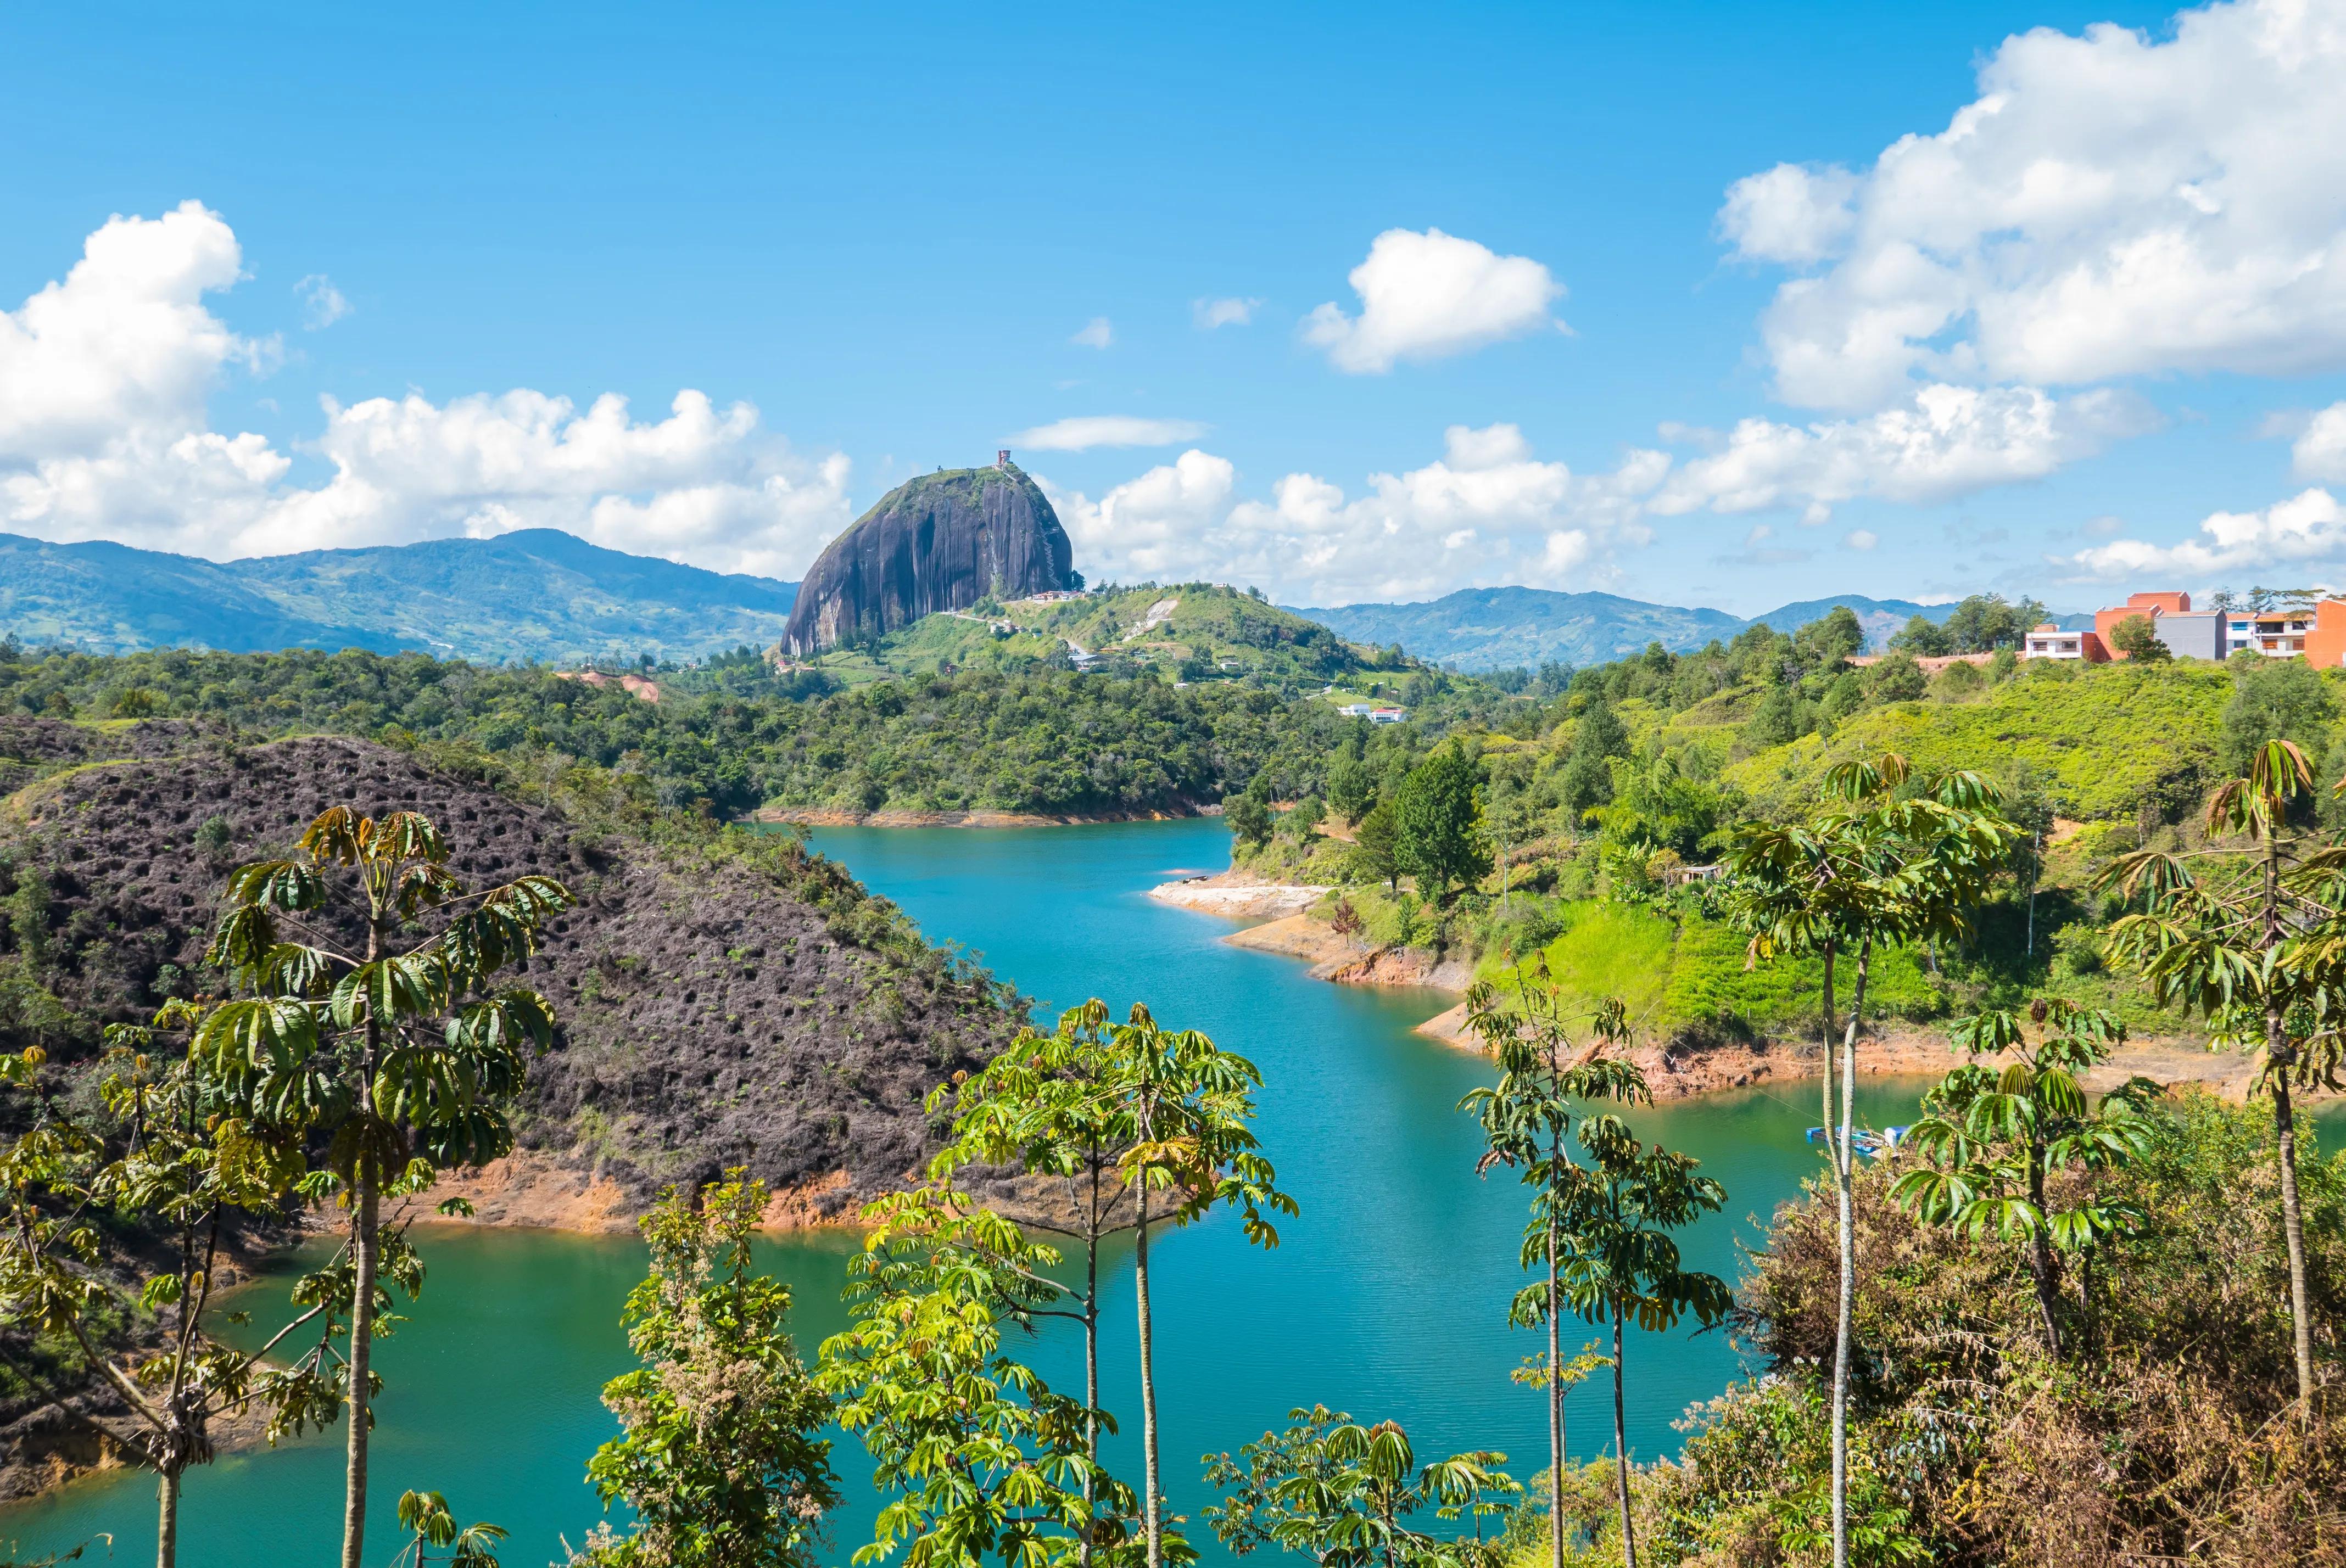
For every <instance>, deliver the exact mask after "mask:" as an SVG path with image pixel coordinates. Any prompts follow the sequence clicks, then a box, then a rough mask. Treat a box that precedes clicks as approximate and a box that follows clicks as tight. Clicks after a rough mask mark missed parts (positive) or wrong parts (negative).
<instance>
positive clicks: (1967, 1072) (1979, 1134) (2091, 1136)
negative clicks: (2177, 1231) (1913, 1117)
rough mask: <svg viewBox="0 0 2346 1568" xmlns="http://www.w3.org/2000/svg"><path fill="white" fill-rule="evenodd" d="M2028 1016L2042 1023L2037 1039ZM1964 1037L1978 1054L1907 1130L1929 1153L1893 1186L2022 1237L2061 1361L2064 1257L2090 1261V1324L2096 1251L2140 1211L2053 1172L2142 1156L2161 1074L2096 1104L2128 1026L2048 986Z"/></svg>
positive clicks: (1986, 1016) (2085, 1308) (2086, 1272)
mask: <svg viewBox="0 0 2346 1568" xmlns="http://www.w3.org/2000/svg"><path fill="white" fill-rule="evenodd" d="M2030 1024H2034V1025H2035V1027H2036V1029H2037V1031H2038V1037H2037V1039H2036V1041H2035V1044H2030V1042H2029V1039H2028V1028H2029V1025H2030ZM1953 1036H1954V1044H1955V1046H1956V1048H1957V1049H1959V1050H1962V1051H1964V1052H1967V1053H1968V1054H1970V1055H1971V1057H1972V1058H1973V1060H1972V1061H1971V1062H1969V1063H1967V1064H1964V1065H1963V1066H1960V1067H1957V1068H1956V1069H1955V1070H1954V1071H1953V1072H1952V1073H1949V1074H1947V1075H1946V1077H1945V1078H1944V1079H1943V1080H1942V1081H1941V1082H1940V1084H1939V1085H1938V1086H1937V1087H1936V1088H1934V1089H1933V1090H1932V1091H1931V1092H1930V1094H1929V1095H1926V1096H1924V1098H1923V1105H1924V1108H1925V1109H1927V1110H1928V1111H1930V1112H1931V1115H1928V1116H1926V1117H1925V1118H1924V1119H1923V1120H1922V1121H1921V1122H1918V1123H1916V1124H1915V1125H1914V1126H1913V1129H1912V1130H1911V1131H1909V1132H1908V1134H1907V1135H1906V1145H1907V1146H1908V1147H1910V1148H1913V1149H1914V1150H1915V1151H1916V1152H1917V1153H1919V1154H1920V1155H1921V1156H1922V1161H1923V1163H1921V1164H1919V1165H1917V1166H1914V1167H1913V1169H1910V1170H1908V1171H1906V1172H1905V1173H1904V1174H1902V1175H1901V1176H1899V1178H1898V1180H1897V1181H1896V1182H1895V1183H1894V1184H1892V1187H1891V1193H1892V1196H1894V1197H1895V1198H1897V1200H1898V1201H1899V1202H1901V1203H1902V1204H1904V1205H1906V1206H1907V1207H1909V1208H1912V1209H1913V1211H1914V1212H1915V1213H1917V1214H1919V1215H1921V1216H1922V1217H1923V1218H1925V1219H1927V1220H1931V1221H1933V1223H1936V1224H1940V1225H1945V1226H1950V1227H1954V1228H1956V1229H1959V1230H1963V1231H1966V1232H1968V1233H1969V1234H1971V1235H1973V1236H1974V1237H1988V1236H1994V1237H1999V1238H2001V1239H2003V1240H2005V1241H2009V1242H2013V1243H2015V1244H2016V1245H2017V1246H2019V1247H2020V1248H2021V1249H2022V1253H2023V1256H2024V1257H2025V1259H2026V1264H2027V1268H2028V1275H2029V1279H2030V1282H2031V1283H2032V1284H2033V1285H2034V1286H2035V1289H2036V1307H2037V1313H2038V1315H2039V1316H2040V1317H2041V1318H2042V1319H2044V1323H2045V1349H2047V1350H2049V1351H2050V1352H2051V1353H2052V1354H2053V1356H2054V1357H2055V1359H2059V1358H2060V1357H2061V1356H2062V1355H2063V1353H2064V1349H2065V1337H2064V1335H2063V1333H2062V1320H2063V1319H2064V1318H2065V1317H2066V1315H2067V1314H2066V1309H2065V1308H2064V1306H2063V1300H2064V1298H2063V1275H2064V1273H2065V1270H2064V1268H2063V1262H2062V1260H2063V1259H2064V1258H2065V1257H2076V1258H2077V1259H2079V1260H2080V1267H2081V1270H2082V1271H2083V1277H2082V1278H2081V1279H2080V1281H2079V1287H2078V1289H2079V1305H2080V1308H2081V1310H2082V1316H2083V1319H2084V1321H2085V1322H2086V1323H2088V1324H2090V1323H2091V1322H2092V1320H2093V1278H2092V1274H2091V1269H2092V1258H2093V1257H2094V1252H2095V1249H2096V1247H2099V1246H2101V1244H2102V1243H2103V1242H2104V1241H2106V1240H2107V1239H2109V1238H2110V1237H2114V1236H2119V1235H2123V1234H2125V1233H2126V1232H2127V1231H2128V1230H2130V1229H2131V1228H2132V1227H2133V1226H2134V1224H2135V1223H2136V1216H2135V1214H2134V1212H2133V1211H2132V1210H2131V1209H2129V1208H2128V1207H2126V1206H2124V1205H2122V1204H2118V1203H2114V1202H2110V1201H2107V1200H2106V1199H2105V1198H2103V1197H2102V1196H2100V1195H2099V1194H2097V1193H2096V1192H2093V1191H2091V1190H2086V1191H2081V1192H2077V1193H2075V1194H2073V1195H2067V1196H2064V1195H2061V1194H2057V1193H2056V1192H2055V1190H2054V1187H2053V1185H2052V1184H2053V1182H2054V1180H2055V1178H2057V1177H2059V1176H2061V1175H2062V1173H2064V1172H2079V1173H2086V1172H2093V1171H2100V1170H2107V1169H2110V1168H2112V1167H2114V1166H2120V1165H2124V1164H2125V1163H2127V1161H2128V1160H2130V1159H2132V1158H2133V1157H2134V1156H2136V1155H2137V1154H2139V1153H2140V1152H2141V1151H2142V1150H2143V1148H2144V1147H2145V1146H2146V1145H2147V1143H2148V1130H2147V1128H2146V1127H2145V1126H2144V1125H2143V1122H2142V1117H2141V1109H2140V1108H2141V1106H2142V1105H2143V1104H2144V1103H2145V1102H2146V1101H2147V1100H2148V1099H2150V1098H2152V1097H2154V1096H2156V1095H2157V1094H2158V1092H2159V1091H2158V1085H2157V1084H2154V1083H2152V1082H2151V1081H2150V1080H2149V1079H2147V1078H2134V1079H2130V1080H2128V1081H2127V1083H2126V1084H2123V1085H2121V1086H2120V1087H2119V1088H2118V1089H2117V1090H2114V1091H2113V1092H2111V1093H2110V1094H2108V1095H2104V1096H2103V1097H2102V1099H2101V1101H2100V1103H2099V1104H2098V1105H2096V1104H2095V1103H2094V1102H2093V1101H2092V1099H2091V1098H2090V1097H2089V1096H2088V1095H2087V1094H2086V1086H2085V1077H2086V1074H2087V1073H2089V1072H2091V1071H2092V1070H2093V1069H2094V1068H2095V1067H2096V1066H2099V1065H2100V1064H2101V1063H2102V1062H2103V1061H2104V1060H2105V1059H2106V1057H2107V1056H2108V1055H2109V1054H2110V1050H2111V1047H2113V1046H2114V1045H2116V1044H2118V1043H2119V1042H2120V1041H2123V1040H2124V1039H2125V1038H2126V1025H2125V1024H2123V1023H2120V1022H2118V1020H2117V1017H2116V1015H2114V1014H2112V1013H2107V1012H2105V1011H2102V1010H2099V1009H2088V1008H2081V1007H2079V1006H2077V1005H2076V1003H2072V1002H2069V1001H2067V1000H2066V999H2065V998H2061V997H2040V998H2038V999H2037V1000H2036V1001H2035V1002H2034V1003H2030V1004H2029V1008H2028V1012H2027V1013H2026V1014H2025V1016H2024V1015H2023V1014H2021V1013H2011V1012H2004V1011H1994V1012H1988V1013H1981V1014H1979V1015H1978V1016H1976V1017H1973V1018H1966V1019H1964V1020H1963V1021H1962V1022H1961V1023H1957V1024H1956V1025H1955V1027H1954V1031H1953ZM2005 1054H2010V1055H2011V1056H2012V1057H2013V1060H2011V1061H2010V1062H2008V1063H2006V1064H2004V1065H2003V1066H2001V1067H1991V1066H1986V1065H1983V1064H1981V1062H1980V1060H1979V1059H1980V1058H1982V1057H1993V1056H2001V1055H2005ZM2086 1339H2088V1341H2090V1339H2091V1331H2090V1329H2088V1331H2087V1334H2086ZM2088 1353H2090V1347H2089V1348H2088Z"/></svg>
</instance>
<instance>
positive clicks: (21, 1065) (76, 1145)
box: [0, 1003, 337, 1568]
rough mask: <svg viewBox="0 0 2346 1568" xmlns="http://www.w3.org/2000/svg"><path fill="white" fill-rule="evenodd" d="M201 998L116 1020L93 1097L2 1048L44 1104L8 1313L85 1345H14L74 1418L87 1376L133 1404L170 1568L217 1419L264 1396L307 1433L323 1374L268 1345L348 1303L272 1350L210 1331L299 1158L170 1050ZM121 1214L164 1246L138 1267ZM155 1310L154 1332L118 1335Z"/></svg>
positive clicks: (24, 1366)
mask: <svg viewBox="0 0 2346 1568" xmlns="http://www.w3.org/2000/svg"><path fill="white" fill-rule="evenodd" d="M189 1011H190V1010H189V1008H188V1006H187V1004H186V1003H172V1004H171V1005H170V1006H168V1007H167V1008H165V1009H164V1013H163V1016H162V1017H161V1018H160V1019H158V1025H160V1026H161V1027H160V1028H158V1029H156V1030H150V1029H147V1028H143V1027H130V1026H117V1027H116V1028H115V1029H113V1030H111V1031H109V1032H108V1041H109V1048H108V1050H107V1054H106V1056H105V1058H104V1061H103V1063H102V1064H101V1067H100V1070H99V1073H98V1074H97V1085H96V1086H97V1096H96V1097H97V1105H96V1106H95V1107H92V1106H90V1105H88V1104H87V1101H86V1100H85V1099H84V1098H83V1097H82V1096H80V1095H59V1094H56V1093H54V1092H53V1091H52V1090H51V1088H50V1086H49V1083H48V1074H47V1072H46V1067H45V1058H46V1053H45V1052H43V1051H42V1050H41V1049H40V1048H39V1047H37V1046H36V1047H34V1048H31V1049H29V1050H27V1051H26V1052H24V1053H23V1054H19V1055H12V1056H0V1084H7V1085H8V1086H9V1087H10V1088H11V1089H13V1090H15V1091H16V1092H18V1093H21V1094H23V1095H26V1097H28V1098H29V1099H30V1101H31V1102H32V1104H31V1107H30V1113H29V1115H28V1116H27V1117H26V1126H25V1130H24V1131H23V1132H22V1133H21V1134H19V1135H17V1137H16V1138H15V1139H14V1140H13V1141H12V1142H11V1143H10V1145H8V1147H7V1148H6V1150H5V1153H0V1318H5V1319H6V1320H7V1321H9V1322H11V1323H14V1324H18V1325H21V1326H23V1327H25V1328H26V1329H31V1330H34V1331H36V1333H46V1335H47V1336H48V1337H49V1339H51V1340H52V1341H53V1342H61V1343H66V1344H69V1345H70V1346H72V1347H73V1356H72V1362H73V1364H72V1365H70V1366H68V1367H59V1368H48V1367H44V1366H42V1365H41V1364H40V1358H39V1356H38V1353H37V1350H36V1351H35V1353H34V1356H33V1359H29V1360H25V1361H18V1360H16V1359H15V1358H11V1359H10V1361H11V1369H12V1370H13V1371H14V1372H15V1374H16V1375H17V1377H18V1378H19V1379H20V1380H23V1381H24V1382H25V1383H26V1384H27V1385H29V1386H30V1387H32V1388H34V1389H36V1390H39V1391H40V1392H41V1394H42V1395H43V1397H44V1398H46V1400H48V1401H49V1402H50V1403H51V1404H52V1405H54V1406H55V1408H56V1409H58V1410H62V1411H65V1412H66V1414H67V1415H68V1417H69V1419H75V1420H87V1419H88V1418H87V1416H85V1415H84V1414H83V1413H82V1412H81V1410H80V1408H79V1406H78V1405H77V1404H76V1402H75V1400H73V1399H72V1398H71V1394H72V1391H73V1388H74V1386H75V1385H76V1383H77V1382H79V1381H80V1380H82V1379H83V1378H87V1377H95V1378H97V1380H100V1381H102V1382H104V1383H105V1384H106V1385H107V1387H108V1388H110V1389H111V1390H113V1391H114V1393H115V1394H116V1395H117V1397H118V1398H119V1399H120V1400H121V1401H122V1403H123V1405H124V1406H125V1408H126V1409H127V1410H128V1416H129V1426H128V1431H123V1430H118V1429H117V1430H108V1431H107V1436H108V1437H109V1438H112V1439H114V1440H115V1441H120V1442H122V1443H123V1446H124V1447H125V1448H127V1449H128V1451H130V1453H131V1454H132V1455H134V1456H135V1457H136V1458H137V1459H138V1461H141V1462H143V1463H145V1464H146V1465H147V1466H148V1467H149V1468H151V1469H152V1470H153V1471H155V1473H156V1534H155V1561H156V1563H157V1564H158V1568H171V1565H172V1563H174V1562H176V1561H177V1558H178V1553H179V1508H180V1495H181V1488H182V1486H183V1484H184V1481H185V1478H186V1474H187V1472H188V1471H189V1470H190V1469H192V1468H193V1467H195V1466H197V1465H200V1464H204V1463H206V1462H208V1461H209V1460H210V1459H211V1457H212V1442H211V1436H210V1425H211V1423H212V1421H214V1420H217V1419H218V1418H219V1417H221V1416H223V1415H227V1414H230V1413H232V1412H237V1411H241V1410H247V1409H250V1408H253V1407H259V1408H260V1409H263V1410H267V1411H269V1412H270V1428H271V1431H272V1434H275V1433H277V1432H281V1431H297V1430H300V1428H301V1424H302V1423H303V1420H304V1419H305V1416H306V1414H307V1412H309V1411H310V1410H311V1409H312V1408H313V1407H314V1405H315V1402H316V1400H317V1398H318V1395H319V1393H320V1391H321V1390H320V1388H319V1385H318V1380H317V1377H316V1374H315V1372H314V1370H313V1369H311V1368H310V1367H309V1366H308V1365H307V1364H306V1363H305V1362H297V1363H296V1364H295V1365H294V1366H292V1367H291V1368H279V1367H273V1366H271V1365H270V1362H269V1361H268V1359H267V1358H268V1356H269V1355H270V1353H271V1352H273V1351H274V1350H275V1349H276V1348H277V1346H278V1344H279V1343H280V1342H281V1341H283V1340H284V1339H286V1338H288V1337H289V1336H291V1334H293V1333H294V1331H295V1330H297V1329H301V1328H302V1327H304V1326H305V1325H307V1324H309V1323H311V1322H312V1321H313V1320H316V1319H320V1318H321V1317H327V1318H328V1320H329V1322H331V1321H332V1320H333V1319H332V1318H331V1314H333V1313H334V1312H335V1310H336V1306H337V1303H336V1302H335V1301H334V1300H333V1299H331V1298H318V1299H314V1300H312V1301H311V1303H310V1305H309V1307H308V1309H307V1310H306V1311H304V1312H302V1313H301V1314H300V1315H299V1316H297V1317H296V1318H294V1319H292V1320H291V1322H289V1323H287V1324H286V1325H285V1326H284V1327H283V1328H282V1329H279V1330H278V1332H277V1333H276V1334H275V1335H274V1336H272V1337H271V1338H270V1340H269V1341H268V1342H267V1343H266V1344H264V1345H262V1346H261V1347H260V1348H259V1349H252V1350H238V1349H230V1348H229V1347H228V1346H225V1345H222V1344H221V1343H219V1341H218V1340H217V1339H213V1338H212V1335H211V1332H210V1319H211V1309H212V1307H213V1298H214V1290H215V1286H216V1283H217V1278H218V1265H219V1255H220V1251H221V1247H222V1244H223V1242H224V1241H228V1242H233V1240H234V1239H235V1233H236V1231H237V1230H238V1228H239V1227H240V1225H241V1224H243V1223H245V1222H248V1221H250V1220H251V1219H252V1218H254V1217H259V1216H261V1215H269V1214H273V1213H274V1212H276V1210H277V1209H278V1207H279V1205H280V1203H281V1201H282V1200H283V1199H284V1198H285V1197H286V1196H288V1194H289V1191H290V1186H291V1181H292V1180H293V1178H294V1177H295V1176H298V1175H299V1174H300V1171H301V1158H300V1151H299V1150H298V1148H295V1147H292V1146H291V1145H288V1144H286V1143H285V1142H283V1141H282V1140H276V1139H271V1138H270V1137H268V1136H266V1135H260V1134H257V1133H256V1131H255V1129H254V1128H253V1127H252V1126H251V1125H250V1124H249V1123H247V1122H246V1121H244V1120H243V1119H241V1118H240V1117H238V1116H236V1115H232V1114H229V1113H228V1108H227V1107H225V1106H223V1105H221V1103H220V1101H219V1095H217V1093H216V1092H214V1091H213V1090H212V1089H211V1087H210V1086H209V1085H208V1084H206V1082H205V1081H204V1080H203V1079H202V1078H201V1076H200V1075H199V1074H197V1073H195V1072H194V1071H193V1069H192V1067H191V1065H190V1064H189V1061H188V1060H187V1057H186V1055H185V1053H184V1048H183V1049H182V1050H181V1051H179V1052H176V1053H175V1052H171V1051H168V1050H164V1049H160V1046H161V1044H162V1041H161V1039H160V1036H161V1034H162V1033H165V1032H166V1031H168V1028H169V1026H170V1025H172V1024H173V1023H178V1022H180V1021H181V1020H182V1018H183V1017H184V1015H185V1014H186V1013H189ZM107 1216H111V1217H113V1218H114V1219H115V1220H116V1221H117V1223H119V1224H120V1225H122V1226H123V1227H126V1228H128V1229H129V1230H130V1231H132V1232H134V1233H141V1232H143V1233H146V1234H147V1235H148V1236H149V1237H153V1238H154V1239H155V1240H157V1241H158V1242H159V1243H160V1245H159V1246H158V1247H155V1248H154V1249H153V1250H152V1251H151V1252H148V1254H147V1256H148V1257H151V1258H153V1259H154V1260H155V1261H154V1262H153V1263H151V1264H136V1265H133V1266H132V1267H133V1269H134V1272H133V1274H132V1276H131V1278H128V1279H124V1278H120V1270H119V1268H118V1263H119V1260H118V1259H115V1260H111V1261H110V1260H109V1258H108V1257H107V1247H106V1246H105V1243H104V1240H103V1238H102V1237H101V1235H100V1232H99V1227H98V1222H99V1221H100V1219H101V1217H107ZM147 1314H152V1315H153V1327H152V1331H151V1332H148V1333H144V1334H142V1333H139V1332H137V1331H136V1330H135V1329H133V1330H132V1331H131V1332H130V1333H128V1335H124V1334H122V1333H121V1332H120V1331H121V1330H123V1329H126V1328H128V1327H129V1326H132V1325H135V1324H137V1323H138V1320H139V1319H140V1318H141V1317H142V1316H144V1315H147ZM58 1373H65V1374H67V1375H66V1376H63V1377H62V1378H61V1377H59V1376H57V1375H56V1374H58Z"/></svg>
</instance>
